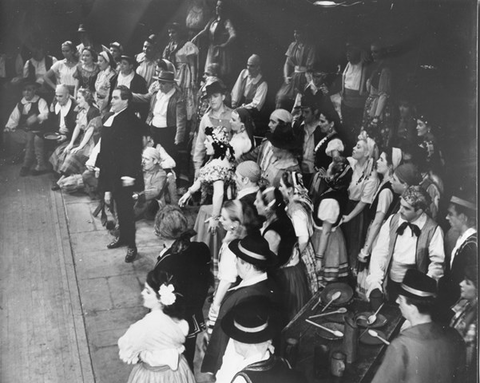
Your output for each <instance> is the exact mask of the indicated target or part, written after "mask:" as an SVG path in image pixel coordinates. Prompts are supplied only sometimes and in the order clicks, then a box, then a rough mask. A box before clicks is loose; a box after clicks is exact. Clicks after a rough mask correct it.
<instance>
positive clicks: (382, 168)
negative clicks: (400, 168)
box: [377, 152, 390, 175]
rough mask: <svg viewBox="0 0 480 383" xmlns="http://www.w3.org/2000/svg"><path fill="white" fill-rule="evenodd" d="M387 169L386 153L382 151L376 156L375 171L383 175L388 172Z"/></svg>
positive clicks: (388, 167)
mask: <svg viewBox="0 0 480 383" xmlns="http://www.w3.org/2000/svg"><path fill="white" fill-rule="evenodd" d="M389 170H390V166H389V165H388V161H387V154H386V153H385V152H382V154H380V157H378V160H377V172H378V173H380V174H382V175H385V174H387V173H388V171H389Z"/></svg>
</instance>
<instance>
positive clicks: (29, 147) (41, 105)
mask: <svg viewBox="0 0 480 383" xmlns="http://www.w3.org/2000/svg"><path fill="white" fill-rule="evenodd" d="M38 86H39V84H38V83H36V82H35V81H32V80H28V79H24V80H23V98H22V99H21V100H20V102H19V103H18V104H17V105H16V106H15V108H14V109H13V111H12V113H11V114H10V118H9V119H8V122H7V125H6V126H5V130H4V131H5V132H6V133H9V135H10V137H11V139H12V140H13V141H14V142H16V143H19V144H22V145H23V144H25V156H24V159H23V164H22V168H21V169H20V177H24V176H26V175H28V174H29V173H30V168H31V167H32V165H33V163H34V162H35V160H36V162H37V164H36V166H35V169H33V170H32V171H31V174H32V175H39V174H42V173H45V172H46V170H47V167H46V164H45V153H44V142H43V138H41V137H39V136H38V135H37V134H35V131H40V130H42V124H43V122H44V121H45V120H47V118H48V105H47V102H46V101H45V100H44V99H43V98H40V97H39V96H37V94H36V91H37V88H38Z"/></svg>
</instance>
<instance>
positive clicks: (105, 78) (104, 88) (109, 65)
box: [95, 51, 116, 116]
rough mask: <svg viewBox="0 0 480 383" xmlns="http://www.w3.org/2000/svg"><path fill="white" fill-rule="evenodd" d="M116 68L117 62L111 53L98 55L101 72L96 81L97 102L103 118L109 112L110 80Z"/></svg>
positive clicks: (103, 52)
mask: <svg viewBox="0 0 480 383" xmlns="http://www.w3.org/2000/svg"><path fill="white" fill-rule="evenodd" d="M115 66H116V64H115V60H114V59H113V56H112V55H111V53H109V52H106V51H102V52H100V53H99V54H98V68H99V69H100V71H99V72H98V75H97V79H96V80H95V102H96V103H97V106H98V109H99V110H100V114H101V115H102V116H104V115H105V114H106V113H107V112H108V96H109V94H110V80H111V78H112V77H113V76H115V74H116V71H115Z"/></svg>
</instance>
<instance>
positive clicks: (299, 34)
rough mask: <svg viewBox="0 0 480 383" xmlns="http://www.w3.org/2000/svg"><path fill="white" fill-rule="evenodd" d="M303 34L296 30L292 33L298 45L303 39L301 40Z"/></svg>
mask: <svg viewBox="0 0 480 383" xmlns="http://www.w3.org/2000/svg"><path fill="white" fill-rule="evenodd" d="M303 37H304V36H303V32H302V31H300V30H298V29H295V30H294V31H293V38H294V39H295V41H296V42H298V43H302V42H303V40H304V38H303Z"/></svg>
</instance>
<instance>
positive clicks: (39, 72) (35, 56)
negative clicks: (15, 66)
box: [23, 43, 57, 102]
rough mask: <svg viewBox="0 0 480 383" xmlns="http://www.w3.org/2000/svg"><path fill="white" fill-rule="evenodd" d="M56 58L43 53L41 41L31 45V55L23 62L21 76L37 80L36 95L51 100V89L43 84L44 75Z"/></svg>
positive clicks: (43, 48)
mask: <svg viewBox="0 0 480 383" xmlns="http://www.w3.org/2000/svg"><path fill="white" fill-rule="evenodd" d="M56 62H57V59H56V58H55V57H53V56H50V55H46V54H45V47H44V46H43V44H42V43H38V45H36V46H33V47H32V57H31V58H30V59H28V60H27V61H26V62H25V66H24V67H23V77H24V78H28V79H29V80H33V81H35V82H37V83H38V84H39V85H40V87H39V88H38V89H37V95H39V96H40V97H42V98H44V99H45V100H46V101H48V102H51V101H52V99H53V92H52V89H51V88H50V87H49V86H48V85H45V84H44V82H45V80H44V76H45V74H46V73H47V72H48V70H49V69H50V68H51V67H52V65H53V64H55V63H56Z"/></svg>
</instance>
